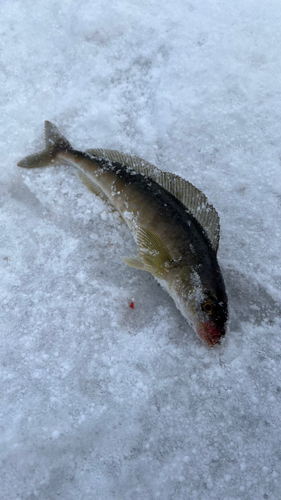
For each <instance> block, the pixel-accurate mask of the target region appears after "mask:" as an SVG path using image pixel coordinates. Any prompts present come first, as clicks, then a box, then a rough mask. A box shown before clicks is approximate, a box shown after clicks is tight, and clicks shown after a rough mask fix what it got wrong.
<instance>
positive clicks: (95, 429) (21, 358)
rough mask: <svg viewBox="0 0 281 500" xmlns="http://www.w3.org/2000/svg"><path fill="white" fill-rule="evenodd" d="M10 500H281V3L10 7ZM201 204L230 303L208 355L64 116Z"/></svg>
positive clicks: (81, 135)
mask: <svg viewBox="0 0 281 500" xmlns="http://www.w3.org/2000/svg"><path fill="white" fill-rule="evenodd" d="M0 19H1V23H0V64H1V66H0V67H1V72H0V94H1V99H0V106H1V113H0V145H1V154H2V161H1V163H2V166H1V177H0V195H1V198H0V204H1V212H0V227H1V233H0V235H1V238H0V241H1V246H0V273H1V279H0V304H1V322H0V325H1V327H0V328H1V329H0V342H1V350H0V352H1V362H0V376H1V398H0V427H1V432H0V499H1V500H35V499H37V498H38V499H40V500H50V499H55V498H60V499H63V500H93V499H94V500H154V499H158V498H159V499H161V500H172V499H173V500H194V499H197V500H209V499H215V500H252V499H255V500H260V499H261V500H263V499H269V500H280V498H281V496H280V495H281V493H280V491H281V377H280V375H281V373H280V372H281V333H280V327H281V320H280V317H281V315H280V313H281V292H280V278H281V271H280V242H281V234H280V233H281V230H280V227H281V216H280V201H281V169H280V158H281V91H280V89H281V87H280V85H281V58H280V54H281V30H280V23H281V3H280V1H279V0H272V1H271V2H260V1H258V0H248V1H247V2H245V1H244V0H237V1H234V0H230V1H229V2H221V1H219V0H214V1H212V2H210V1H208V0H199V1H197V2H195V1H193V0H191V1H184V0H174V1H173V2H163V1H159V0H142V1H139V2H137V1H135V0H116V1H113V2H109V3H108V4H105V2H104V1H101V0H96V1H95V2H93V1H92V0H80V1H77V0H76V1H75V0H60V2H57V1H54V0H40V2H33V1H31V0H26V1H24V2H22V1H20V0H2V2H1V4H0ZM46 119H47V120H50V121H52V122H53V123H54V124H55V125H57V126H58V128H59V129H60V130H61V131H62V132H63V133H64V135H65V136H66V137H67V139H68V140H69V141H70V142H71V143H72V144H73V146H75V148H76V149H80V150H85V149H87V148H94V147H97V148H98V147H101V148H111V149H118V150H120V151H124V152H126V153H134V154H137V155H138V156H140V157H142V158H144V159H145V160H147V161H150V162H151V163H153V164H155V165H156V166H157V167H159V168H161V169H162V170H164V171H170V172H173V173H176V174H178V175H180V176H182V177H184V178H185V179H187V180H189V181H190V182H192V183H193V184H194V185H195V186H196V187H198V188H199V189H201V190H202V191H203V192H204V193H205V194H206V196H207V197H208V200H209V202H210V203H212V204H213V205H214V206H215V208H216V209H217V211H218V213H219V216H220V221H221V239H220V247H219V252H218V260H219V263H220V266H221V270H222V273H223V276H224V279H225V283H226V289H227V293H228V297H229V308H230V319H229V328H228V332H227V335H226V338H225V340H224V342H223V344H222V345H221V346H219V347H216V348H214V349H209V348H207V347H206V346H205V345H204V344H203V343H202V342H201V341H200V340H199V339H198V338H197V337H196V335H195V334H194V332H193V330H192V329H191V328H190V327H189V326H188V324H187V322H186V320H185V319H184V318H183V317H182V316H181V314H180V312H179V311H178V310H177V308H176V306H175V304H174V302H173V300H172V299H171V298H170V297H169V296H168V294H167V293H166V292H165V291H164V290H163V289H162V288H161V287H160V286H159V285H158V284H157V282H156V280H155V279H154V278H153V277H152V276H151V275H149V274H148V273H144V272H141V271H137V270H134V269H131V268H129V267H126V266H125V264H124V263H123V262H122V260H121V256H133V255H135V254H136V247H135V244H134V241H133V239H132V237H131V234H130V232H129V230H128V228H127V226H126V225H125V224H124V222H123V221H122V220H121V218H120V217H119V215H118V214H117V212H116V211H114V210H113V208H112V207H111V206H110V205H109V204H108V203H106V202H105V201H103V200H102V199H100V198H98V197H96V196H95V195H94V194H93V193H91V192H90V191H88V190H87V188H86V187H85V186H84V185H83V184H81V182H80V180H79V179H78V178H77V176H76V174H75V171H74V170H73V169H72V168H71V167H68V166H60V167H50V168H46V169H41V170H39V169H35V170H28V171H27V170H23V169H19V168H18V167H17V166H16V164H17V162H18V161H19V160H20V159H22V158H23V157H24V156H26V155H28V154H31V153H33V152H35V151H36V150H39V149H41V147H42V145H43V124H44V120H46Z"/></svg>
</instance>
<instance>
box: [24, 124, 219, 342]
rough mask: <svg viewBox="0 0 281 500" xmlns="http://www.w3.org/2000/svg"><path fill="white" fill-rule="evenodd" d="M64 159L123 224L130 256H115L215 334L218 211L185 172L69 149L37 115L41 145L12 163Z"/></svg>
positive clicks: (205, 334)
mask: <svg viewBox="0 0 281 500" xmlns="http://www.w3.org/2000/svg"><path fill="white" fill-rule="evenodd" d="M57 163H71V164H73V165H74V166H75V167H76V168H77V169H78V174H79V177H80V178H81V180H82V181H83V182H84V184H86V186H87V187H88V188H89V189H90V190H91V191H93V192H94V193H96V194H99V195H101V194H103V195H105V196H106V197H107V198H108V200H109V201H110V202H111V203H112V204H113V205H114V206H115V208H116V209H117V210H118V211H119V213H120V214H121V216H122V218H123V219H124V220H125V221H126V223H127V225H128V226H129V228H130V230H131V232H132V234H133V237H134V239H135V241H136V243H137V246H138V256H136V257H128V258H127V257H126V258H123V260H124V262H125V263H126V264H128V265H129V266H132V267H135V268H137V269H142V270H144V271H149V272H150V273H151V274H153V276H155V278H157V279H158V281H159V282H160V283H161V285H162V286H163V287H164V288H165V289H166V290H167V291H168V292H169V294H170V295H171V296H172V298H173V299H174V301H175V303H176V306H177V307H178V309H179V310H180V311H181V313H182V314H183V316H184V317H185V318H186V319H187V320H188V322H189V323H190V325H191V326H192V327H193V329H194V330H195V332H196V333H197V335H198V336H199V337H200V338H201V339H202V340H203V341H204V342H205V343H206V344H208V345H209V346H214V345H215V344H218V343H219V342H220V339H221V337H222V336H224V335H225V331H226V323H227V317H228V312H227V295H226V292H225V286H224V281H223V278H222V274H221V271H220V268H219V265H218V261H217V250H218V245H219V233H220V227H219V217H218V214H217V212H216V210H215V209H214V208H213V207H212V206H211V205H209V204H208V202H207V199H206V197H205V195H204V194H203V193H202V192H201V191H199V190H198V189H197V188H195V187H194V186H193V185H192V184H190V183H189V182H187V181H186V180H184V179H182V178H180V177H178V176H176V175H174V174H171V173H168V172H161V171H160V170H159V169H158V168H156V167H154V166H153V165H151V164H149V163H148V162H146V161H144V160H142V159H140V158H138V157H134V156H130V155H126V154H123V153H120V152H118V151H113V150H104V149H92V150H88V151H86V152H81V151H77V150H75V149H73V148H72V146H71V145H70V144H69V142H68V141H67V140H66V139H65V137H63V136H62V135H61V133H60V132H59V130H58V129H57V127H55V126H54V125H53V124H52V123H50V122H48V121H46V122H45V149H44V150H43V151H41V152H40V153H35V154H33V155H31V156H27V157H26V158H24V159H23V160H21V161H20V162H19V163H18V166H19V167H24V168H35V167H45V166H48V165H54V164H57Z"/></svg>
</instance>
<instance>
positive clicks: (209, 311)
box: [202, 301, 214, 316]
mask: <svg viewBox="0 0 281 500" xmlns="http://www.w3.org/2000/svg"><path fill="white" fill-rule="evenodd" d="M202 309H203V311H205V313H207V314H209V316H211V314H213V312H214V306H213V304H212V302H210V301H207V302H205V303H204V304H203V305H202Z"/></svg>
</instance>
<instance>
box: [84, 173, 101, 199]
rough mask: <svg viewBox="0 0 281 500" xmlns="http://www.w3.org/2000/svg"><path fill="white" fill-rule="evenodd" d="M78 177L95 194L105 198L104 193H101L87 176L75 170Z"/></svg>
mask: <svg viewBox="0 0 281 500" xmlns="http://www.w3.org/2000/svg"><path fill="white" fill-rule="evenodd" d="M77 174H78V177H79V179H80V180H81V181H82V182H83V184H85V186H87V188H88V189H89V190H90V191H92V193H94V194H95V195H97V196H100V197H101V198H105V195H104V194H103V192H102V190H101V189H100V188H99V187H98V186H97V185H96V184H95V183H94V182H93V181H92V180H91V179H89V177H87V176H86V175H85V174H83V172H77Z"/></svg>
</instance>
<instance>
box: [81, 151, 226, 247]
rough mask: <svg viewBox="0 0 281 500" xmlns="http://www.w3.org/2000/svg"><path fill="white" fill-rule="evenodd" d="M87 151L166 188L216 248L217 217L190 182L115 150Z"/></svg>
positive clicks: (212, 208)
mask: <svg viewBox="0 0 281 500" xmlns="http://www.w3.org/2000/svg"><path fill="white" fill-rule="evenodd" d="M87 153H90V154H91V155H93V156H101V157H103V158H108V159H109V160H111V161H116V162H118V163H121V164H122V165H125V166H126V167H129V168H132V169H133V170H135V171H136V172H138V173H140V174H143V175H145V176H146V177H149V178H150V179H152V180H153V181H155V182H157V183H158V184H160V186H162V187H163V188H164V189H166V190H167V191H169V192H170V193H171V194H172V195H174V196H175V197H176V198H177V199H178V200H180V201H181V202H182V203H183V205H185V206H186V208H187V209H188V210H189V211H190V212H191V213H192V215H193V216H194V217H195V218H196V220H197V221H198V222H199V224H201V226H202V227H203V229H204V230H205V231H206V233H207V236H208V238H209V240H210V242H211V243H212V246H213V248H214V250H215V251H217V250H218V247H219V238H220V220H219V216H218V214H217V211H216V210H215V208H214V207H213V206H212V205H210V204H209V203H208V200H207V198H206V196H205V195H204V194H203V193H202V191H200V190H199V189H197V188H196V187H195V186H193V184H191V183H190V182H188V181H186V180H185V179H182V177H179V176H178V175H175V174H171V173H170V172H162V171H161V170H159V168H157V167H155V166H154V165H152V164H151V163H149V162H147V161H145V160H143V159H142V158H139V157H138V156H131V155H129V154H125V153H121V152H120V151H116V150H114V149H88V150H87Z"/></svg>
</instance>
